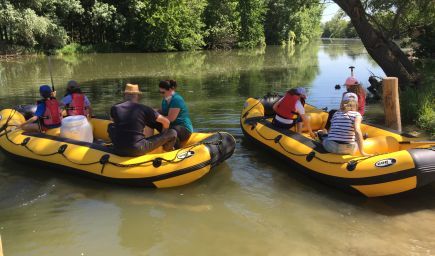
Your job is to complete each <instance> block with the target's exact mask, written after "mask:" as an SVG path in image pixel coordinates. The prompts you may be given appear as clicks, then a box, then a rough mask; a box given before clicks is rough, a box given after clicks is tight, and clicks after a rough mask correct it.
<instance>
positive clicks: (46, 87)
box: [39, 84, 52, 98]
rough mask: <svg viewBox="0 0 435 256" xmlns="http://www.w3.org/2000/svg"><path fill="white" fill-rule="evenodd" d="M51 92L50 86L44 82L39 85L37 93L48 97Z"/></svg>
mask: <svg viewBox="0 0 435 256" xmlns="http://www.w3.org/2000/svg"><path fill="white" fill-rule="evenodd" d="M51 92H52V91H51V87H50V86H49V85H46V84H44V85H41V86H40V87H39V94H41V96H42V97H44V98H48V97H50V96H51Z"/></svg>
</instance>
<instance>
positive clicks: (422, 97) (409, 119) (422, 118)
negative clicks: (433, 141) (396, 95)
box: [400, 60, 435, 138]
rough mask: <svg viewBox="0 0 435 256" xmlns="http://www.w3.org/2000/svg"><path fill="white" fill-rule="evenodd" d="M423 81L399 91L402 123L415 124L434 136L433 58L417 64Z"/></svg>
mask: <svg viewBox="0 0 435 256" xmlns="http://www.w3.org/2000/svg"><path fill="white" fill-rule="evenodd" d="M419 69H420V72H421V74H422V75H423V82H422V83H421V84H420V85H419V86H418V87H417V88H409V87H407V88H406V89H405V90H403V91H401V92H400V112H401V114H402V120H403V122H404V123H408V124H416V125H417V126H418V127H420V128H422V129H424V130H426V131H427V132H428V133H429V134H430V136H431V137H432V138H434V137H435V97H434V96H435V74H434V71H435V60H426V61H424V62H422V63H420V64H419Z"/></svg>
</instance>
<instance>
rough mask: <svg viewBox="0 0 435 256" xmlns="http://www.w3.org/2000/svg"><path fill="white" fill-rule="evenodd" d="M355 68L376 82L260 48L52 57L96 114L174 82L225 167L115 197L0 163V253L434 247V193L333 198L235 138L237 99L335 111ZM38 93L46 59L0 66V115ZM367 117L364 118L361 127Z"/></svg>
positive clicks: (346, 52) (123, 190) (301, 53)
mask: <svg viewBox="0 0 435 256" xmlns="http://www.w3.org/2000/svg"><path fill="white" fill-rule="evenodd" d="M349 65H355V66H356V67H357V69H356V75H357V77H358V78H360V79H362V80H363V82H364V79H365V78H367V77H368V75H369V72H368V70H367V68H369V69H371V70H372V71H374V72H375V73H377V74H382V72H381V70H380V69H379V67H377V66H375V65H374V64H373V62H372V60H371V59H370V58H369V57H368V56H367V54H366V53H365V50H364V48H363V47H362V45H361V44H360V43H346V42H343V41H340V42H332V43H325V42H323V43H321V42H318V43H316V44H311V45H305V46H298V47H294V48H291V47H290V48H288V47H287V48H286V47H267V48H264V49H261V50H255V51H247V50H238V51H216V52H206V51H204V52H191V53H187V52H183V53H152V54H91V55H83V56H73V57H63V58H61V57H56V58H55V59H54V60H53V69H54V70H53V73H54V75H55V77H54V79H55V83H56V87H57V89H58V90H59V91H62V90H64V84H65V83H66V82H67V81H68V80H69V79H76V80H78V81H80V82H81V83H82V88H83V90H84V91H85V93H86V94H87V95H88V97H89V98H90V100H91V101H92V103H93V105H94V109H95V110H96V112H97V114H100V115H104V114H107V111H108V109H109V108H110V106H111V105H112V104H114V103H116V102H118V101H120V100H121V96H122V95H121V92H122V88H123V86H124V84H125V83H127V82H134V83H139V84H140V85H141V88H142V90H144V91H145V93H144V97H143V99H142V101H143V103H146V104H148V105H151V106H158V105H159V104H160V100H161V98H160V95H159V94H158V93H157V84H158V81H159V80H160V79H166V78H174V79H176V80H178V82H179V84H180V88H179V91H180V93H181V94H182V95H183V97H184V98H185V99H186V102H187V104H188V106H189V108H190V112H191V115H192V121H193V124H194V127H195V129H196V130H198V131H216V130H223V131H227V132H230V133H232V134H233V135H235V137H236V139H237V148H236V152H235V154H234V155H233V157H232V158H230V159H229V160H228V161H227V162H226V163H225V164H222V165H220V166H219V167H218V168H216V169H215V170H214V171H213V172H211V173H210V174H209V175H207V176H205V177H204V178H203V179H201V180H199V181H198V182H195V183H193V184H190V185H187V186H183V187H179V188H172V189H164V190H150V189H143V188H129V187H123V186H117V185H112V184H105V183H102V182H99V181H94V180H90V179H88V178H86V177H78V176H75V175H71V174H67V173H64V172H62V170H58V169H45V168H41V167H38V166H32V165H28V164H22V163H18V162H14V161H12V160H7V157H6V156H5V155H3V154H0V163H1V165H0V233H1V235H2V239H3V243H4V249H5V253H6V255H81V254H82V253H83V255H149V254H157V255H173V254H176V255H198V254H199V255H201V254H207V255H223V254H225V255H235V254H236V255H240V254H252V255H266V254H267V255H289V254H295V255H307V254H308V255H348V254H356V255H367V254H369V255H404V254H411V253H412V254H415V255H420V254H423V255H424V254H431V253H432V252H433V250H434V248H435V239H433V238H432V237H433V236H432V234H433V233H434V231H435V229H434V228H433V225H431V223H432V222H433V221H435V214H434V208H435V198H434V197H435V196H434V193H433V191H434V189H435V187H434V186H428V187H426V188H423V189H420V190H418V191H415V192H411V193H407V194H404V195H400V196H397V197H393V198H378V199H366V198H362V197H358V196H354V195H349V194H346V193H344V192H342V191H340V190H337V189H335V188H332V187H330V186H326V185H323V184H322V183H319V182H318V181H316V180H313V179H312V178H310V177H308V176H306V175H303V174H301V173H299V172H297V171H295V170H293V169H292V167H291V166H288V165H287V164H286V163H284V162H281V161H277V159H275V158H274V157H273V156H272V155H270V154H267V153H266V152H264V151H262V150H259V149H258V148H257V146H255V145H252V144H250V143H249V142H248V141H246V140H242V137H243V136H242V133H241V130H240V127H239V114H240V110H241V107H242V105H243V102H244V101H245V99H246V98H247V97H249V96H260V95H263V94H265V93H267V92H270V91H278V92H283V91H285V90H286V89H287V88H288V87H292V86H306V87H307V88H308V89H309V99H308V101H309V102H310V103H312V104H315V105H317V106H321V107H325V106H326V107H329V108H332V107H337V105H338V102H339V98H340V95H341V93H342V91H336V90H335V89H334V85H335V84H336V83H342V82H343V81H344V79H345V77H346V76H347V75H348V69H347V67H348V66H349ZM49 81H50V78H49V72H48V68H47V59H46V58H44V57H28V58H23V59H19V60H15V61H11V62H1V63H0V105H1V106H0V107H5V106H11V105H16V104H25V103H28V102H33V101H34V100H35V99H36V98H37V97H38V93H37V88H38V87H37V85H39V84H41V83H48V82H49ZM375 110H376V109H375V108H374V107H373V106H370V105H369V106H368V112H369V114H368V115H369V116H370V114H371V113H373V112H374V111H375Z"/></svg>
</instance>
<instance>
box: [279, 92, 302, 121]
mask: <svg viewBox="0 0 435 256" xmlns="http://www.w3.org/2000/svg"><path fill="white" fill-rule="evenodd" d="M298 100H299V96H298V95H292V94H290V93H286V94H285V96H284V98H283V99H282V100H281V101H280V102H279V103H278V106H277V109H276V113H277V114H278V115H279V116H280V117H282V118H285V119H291V120H293V119H296V118H297V117H298V113H297V112H296V103H297V102H298Z"/></svg>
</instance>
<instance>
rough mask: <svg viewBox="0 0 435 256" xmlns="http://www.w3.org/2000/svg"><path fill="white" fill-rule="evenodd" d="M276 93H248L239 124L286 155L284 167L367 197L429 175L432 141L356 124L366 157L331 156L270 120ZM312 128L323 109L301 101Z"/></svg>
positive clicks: (422, 181)
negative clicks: (363, 136)
mask: <svg viewBox="0 0 435 256" xmlns="http://www.w3.org/2000/svg"><path fill="white" fill-rule="evenodd" d="M278 99H279V97H278V96H265V97H264V98H261V99H254V98H249V99H248V100H247V101H246V102H245V104H244V107H243V110H242V113H241V118H240V123H241V127H242V130H243V133H244V134H245V137H247V138H249V139H252V140H253V141H254V142H257V143H259V144H260V145H261V146H262V147H263V148H265V149H270V150H272V151H273V152H275V153H277V154H278V155H280V156H281V157H283V158H285V159H286V160H288V161H289V162H290V163H291V164H292V165H291V166H289V169H294V168H296V169H300V170H302V171H303V172H305V173H307V174H309V175H312V176H314V177H315V178H317V179H319V180H321V181H324V182H325V183H329V184H332V185H335V186H338V187H340V188H344V189H348V190H351V191H357V192H359V193H362V194H364V195H365V196H368V197H376V196H386V195H392V194H397V193H401V192H405V191H408V190H412V189H415V188H418V187H421V186H424V185H426V184H428V183H431V182H433V181H434V180H435V141H413V140H412V139H411V138H408V137H405V136H403V135H400V134H398V133H396V132H394V131H389V130H386V129H384V128H379V127H375V126H374V125H369V124H362V127H361V129H362V132H363V133H366V134H367V135H368V138H367V139H366V140H365V141H364V150H365V151H366V152H367V153H369V154H374V155H373V156H371V157H362V156H351V155H337V154H332V153H328V152H326V151H325V150H324V148H323V147H322V145H321V143H320V142H318V141H315V140H312V139H311V138H310V137H309V135H308V134H306V133H302V134H299V133H296V132H294V131H292V130H284V129H279V128H276V127H274V126H273V125H272V123H271V121H272V117H273V110H272V106H273V103H274V102H276V100H278ZM305 109H306V111H307V112H308V114H309V115H310V117H311V126H312V128H313V130H318V129H323V128H324V126H325V124H326V120H327V118H328V113H327V112H325V111H324V110H320V109H316V108H314V107H313V106H309V105H307V106H306V107H305Z"/></svg>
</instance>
